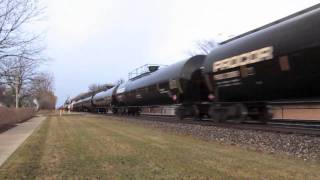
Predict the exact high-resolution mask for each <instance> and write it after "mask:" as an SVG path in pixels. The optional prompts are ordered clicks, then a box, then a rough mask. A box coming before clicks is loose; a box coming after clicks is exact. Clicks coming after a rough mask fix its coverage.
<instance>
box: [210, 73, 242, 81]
mask: <svg viewBox="0 0 320 180" xmlns="http://www.w3.org/2000/svg"><path fill="white" fill-rule="evenodd" d="M239 76H240V72H239V71H231V72H227V73H222V74H217V75H214V76H213V78H214V80H216V81H219V80H224V79H230V78H235V77H239Z"/></svg>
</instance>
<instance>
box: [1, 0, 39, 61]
mask: <svg viewBox="0 0 320 180" xmlns="http://www.w3.org/2000/svg"><path fill="white" fill-rule="evenodd" d="M42 12H43V9H42V8H40V7H39V0H0V61H1V60H3V59H6V58H7V57H12V56H13V57H15V56H21V55H22V54H24V52H21V51H24V49H23V48H21V47H25V46H28V45H30V44H33V43H34V41H35V40H36V39H38V38H39V35H34V34H32V33H28V32H27V31H25V28H24V25H26V24H29V23H31V22H32V21H33V20H35V19H36V18H38V17H39V16H40V15H41V13H42Z"/></svg>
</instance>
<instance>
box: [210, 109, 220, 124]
mask: <svg viewBox="0 0 320 180" xmlns="http://www.w3.org/2000/svg"><path fill="white" fill-rule="evenodd" d="M208 111H209V112H208V114H209V116H210V118H211V120H212V121H213V122H216V123H219V122H220V112H219V111H217V109H216V107H214V106H211V107H210V108H209V110H208Z"/></svg>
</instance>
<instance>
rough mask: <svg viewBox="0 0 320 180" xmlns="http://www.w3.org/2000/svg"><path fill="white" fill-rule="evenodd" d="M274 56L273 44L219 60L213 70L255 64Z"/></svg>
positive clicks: (214, 64)
mask: <svg viewBox="0 0 320 180" xmlns="http://www.w3.org/2000/svg"><path fill="white" fill-rule="evenodd" d="M272 58H273V46H269V47H265V48H261V49H258V50H254V51H251V52H247V53H244V54H239V55H237V56H233V57H229V58H226V59H222V60H218V61H216V62H214V63H213V72H218V71H221V70H226V69H231V68H235V67H239V66H245V65H249V64H254V63H257V62H261V61H266V60H270V59H272Z"/></svg>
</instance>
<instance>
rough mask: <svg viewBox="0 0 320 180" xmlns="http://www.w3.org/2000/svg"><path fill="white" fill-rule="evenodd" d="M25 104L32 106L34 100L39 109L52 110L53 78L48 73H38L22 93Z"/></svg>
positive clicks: (54, 102) (53, 102)
mask: <svg viewBox="0 0 320 180" xmlns="http://www.w3.org/2000/svg"><path fill="white" fill-rule="evenodd" d="M22 95H23V96H22V97H21V98H22V100H24V103H25V104H34V101H35V100H36V102H37V104H38V106H39V107H38V108H40V109H54V108H55V105H56V100H57V98H56V96H55V95H54V78H53V75H52V74H50V73H43V72H42V73H38V74H37V75H35V76H34V77H33V79H32V80H31V82H30V83H29V85H28V88H25V89H24V92H23V93H22Z"/></svg>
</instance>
